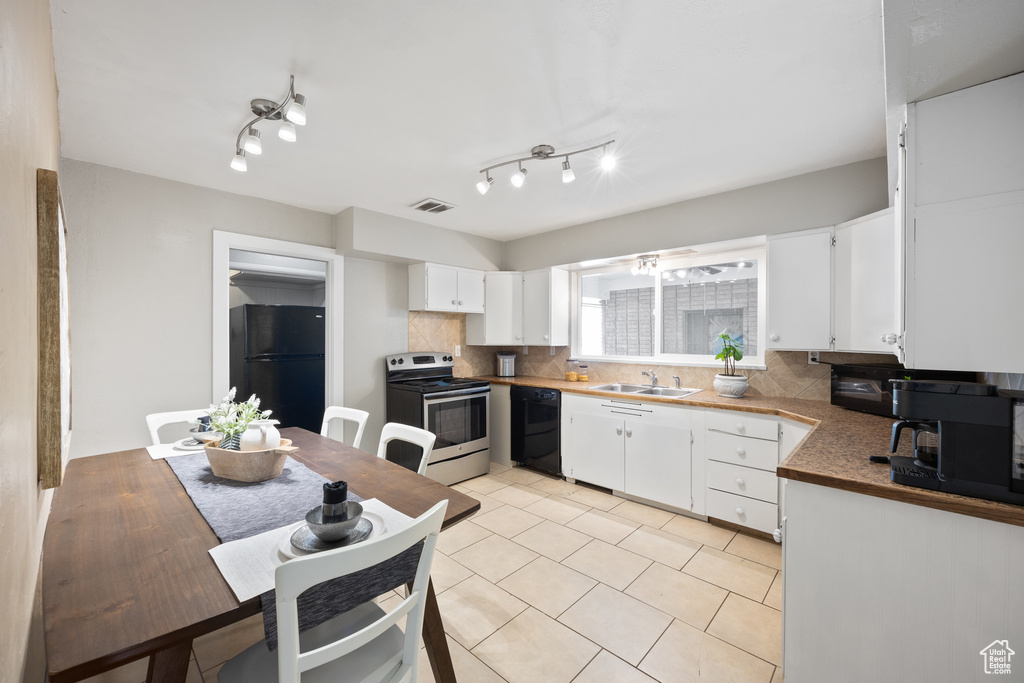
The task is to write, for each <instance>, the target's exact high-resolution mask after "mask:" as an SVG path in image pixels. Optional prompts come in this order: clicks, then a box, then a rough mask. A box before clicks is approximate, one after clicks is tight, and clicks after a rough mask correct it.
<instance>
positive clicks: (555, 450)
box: [510, 384, 562, 474]
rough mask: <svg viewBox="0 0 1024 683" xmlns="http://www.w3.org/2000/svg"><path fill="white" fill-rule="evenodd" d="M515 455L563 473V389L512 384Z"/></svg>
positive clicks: (522, 462)
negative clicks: (561, 449) (561, 415)
mask: <svg viewBox="0 0 1024 683" xmlns="http://www.w3.org/2000/svg"><path fill="white" fill-rule="evenodd" d="M510 393H511V396H512V459H513V460H514V461H516V462H517V463H519V464H520V465H525V466H527V467H533V468H534V469H538V470H543V471H545V472H550V473H552V474H561V473H562V458H561V452H560V451H559V436H560V420H561V417H560V412H561V409H562V392H560V391H558V389H538V388H536V387H522V386H519V385H516V384H513V385H512V389H511V392H510Z"/></svg>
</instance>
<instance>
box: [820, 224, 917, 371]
mask: <svg viewBox="0 0 1024 683" xmlns="http://www.w3.org/2000/svg"><path fill="white" fill-rule="evenodd" d="M835 237H836V248H835V312H834V313H835V338H836V341H835V350H836V351H849V352H862V353H893V352H894V349H895V348H896V344H897V342H898V340H899V336H900V334H902V332H903V306H902V299H903V287H902V282H901V276H902V273H901V272H900V271H898V270H897V259H898V257H899V255H901V254H902V253H903V252H902V243H901V240H902V237H903V236H902V232H901V231H900V230H899V229H898V226H897V224H896V219H895V216H894V211H893V209H892V208H889V209H885V210H883V211H879V212H878V213H873V214H871V215H870V216H865V217H864V218H858V219H857V220H853V221H849V222H847V223H841V224H839V225H837V226H836V228H835Z"/></svg>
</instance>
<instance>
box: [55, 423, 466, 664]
mask: <svg viewBox="0 0 1024 683" xmlns="http://www.w3.org/2000/svg"><path fill="white" fill-rule="evenodd" d="M281 434H282V436H283V437H285V438H289V439H291V440H292V445H294V446H298V447H299V450H298V451H297V452H295V453H293V454H292V455H291V457H293V458H294V459H295V460H297V461H299V462H301V463H303V464H304V465H306V466H307V467H309V468H310V469H311V470H313V471H315V472H318V473H320V474H322V475H323V476H325V477H327V479H329V480H331V481H337V480H344V481H347V482H348V485H349V488H350V490H351V491H352V492H353V493H355V494H357V495H359V496H361V497H362V498H364V499H369V498H377V499H378V500H380V501H381V502H383V503H385V504H387V505H389V506H391V507H392V508H394V509H395V510H398V511H399V512H402V513H404V514H406V515H408V516H410V517H418V516H419V515H421V514H423V513H424V512H426V511H427V510H429V509H430V508H431V507H433V506H434V505H435V504H436V503H438V502H440V501H442V500H445V499H447V500H448V510H447V512H446V514H445V519H444V523H443V525H442V529H444V528H447V527H450V526H451V525H452V524H455V523H456V522H459V521H460V520H463V519H465V518H467V517H469V516H470V515H472V514H473V513H474V512H475V511H476V510H478V509H479V508H480V503H479V501H476V500H474V499H473V498H470V497H469V496H466V495H464V494H462V493H459V492H458V491H456V490H454V489H451V488H449V487H447V486H444V485H443V484H440V483H438V482H436V481H433V480H432V479H428V478H426V477H423V476H420V475H419V474H416V473H415V472H413V471H411V470H408V469H406V468H404V467H401V466H399V465H396V464H394V463H392V462H389V461H387V460H384V459H381V458H378V457H376V456H375V455H373V454H371V453H367V452H365V451H361V450H358V449H355V448H352V447H350V446H346V445H344V444H342V443H340V442H338V441H334V440H332V439H328V438H326V437H323V436H320V435H319V434H314V433H312V432H309V431H306V430H304V429H299V428H296V427H293V428H286V429H282V430H281ZM182 457H188V456H182ZM316 502H318V501H312V502H311V504H310V507H312V506H313V505H314V504H315V503H316ZM253 514H254V515H258V514H259V510H253ZM219 543H220V541H219V540H218V539H217V537H216V536H215V535H214V533H213V531H212V530H211V529H210V526H209V525H208V524H207V523H206V520H205V519H204V518H203V516H202V515H201V514H200V513H199V510H197V509H196V506H195V505H194V504H193V503H192V499H191V498H189V496H188V494H187V493H186V492H185V489H184V488H183V487H182V485H181V483H180V482H179V481H178V478H177V477H176V476H175V475H174V472H172V471H171V468H170V467H169V466H168V464H167V463H166V462H165V461H164V460H162V459H159V460H154V459H152V458H151V457H150V455H149V452H148V451H147V450H146V449H145V448H138V449H135V450H130V451H121V452H119V453H108V454H105V455H95V456H91V457H87V458H79V459H75V460H72V461H71V462H70V463H68V467H67V472H66V474H65V477H64V483H63V485H61V487H60V488H58V489H57V491H56V492H55V493H54V496H53V504H52V508H51V510H50V517H49V520H48V522H47V525H46V535H45V538H44V541H43V566H42V574H43V626H44V631H45V640H46V656H47V667H48V670H49V677H50V681H51V683H69V682H71V681H80V680H82V679H85V678H88V677H90V676H94V675H96V674H98V673H101V672H103V671H107V670H110V669H113V668H115V667H118V666H121V665H122V664H125V663H127V662H131V661H134V660H137V659H140V658H142V657H149V658H150V659H149V672H148V676H147V679H146V680H147V681H151V682H160V683H164V682H169V681H176V682H183V681H184V680H185V677H186V674H187V670H188V664H189V658H190V653H191V649H192V641H193V639H195V638H197V637H199V636H202V635H205V634H207V633H211V632H213V631H216V630H217V629H220V628H223V627H225V626H227V625H229V624H232V623H235V622H237V621H240V620H242V619H245V618H246V617H249V616H252V615H254V614H257V613H259V611H260V599H259V598H258V597H256V598H253V599H251V600H247V601H245V602H241V603H240V602H239V601H238V600H237V599H236V598H235V595H234V593H233V592H232V591H231V588H230V587H229V586H228V584H227V583H226V582H225V580H224V578H223V576H221V573H220V570H218V569H217V566H216V564H214V562H213V559H212V558H211V557H210V554H209V552H208V551H209V550H210V548H213V547H214V546H216V545H218V544H219ZM423 640H424V644H425V645H426V649H427V654H428V656H429V659H430V664H431V667H432V669H433V671H434V678H435V680H437V681H439V682H440V681H444V682H446V683H447V682H449V681H451V682H454V681H455V680H456V679H455V671H454V668H453V666H452V659H451V655H450V653H449V651H448V643H447V640H446V639H445V634H444V626H443V624H442V622H441V614H440V612H439V611H438V606H437V598H436V597H435V595H434V588H433V585H432V584H430V585H428V588H427V594H426V608H425V616H424V623H423Z"/></svg>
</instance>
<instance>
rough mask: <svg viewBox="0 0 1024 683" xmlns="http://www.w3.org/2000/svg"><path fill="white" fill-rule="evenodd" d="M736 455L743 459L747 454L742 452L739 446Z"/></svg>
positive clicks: (741, 447)
mask: <svg viewBox="0 0 1024 683" xmlns="http://www.w3.org/2000/svg"><path fill="white" fill-rule="evenodd" d="M736 455H738V456H740V457H741V458H745V457H747V452H746V451H745V450H743V446H740V447H739V448H737V449H736Z"/></svg>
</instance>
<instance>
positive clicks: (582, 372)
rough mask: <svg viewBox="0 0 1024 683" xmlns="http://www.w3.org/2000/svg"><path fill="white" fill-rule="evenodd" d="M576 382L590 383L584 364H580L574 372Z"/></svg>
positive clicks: (588, 372) (587, 370) (588, 373)
mask: <svg viewBox="0 0 1024 683" xmlns="http://www.w3.org/2000/svg"><path fill="white" fill-rule="evenodd" d="M576 381H578V382H589V381H590V370H589V369H588V368H587V365H586V364H585V363H580V366H579V369H578V370H576Z"/></svg>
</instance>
